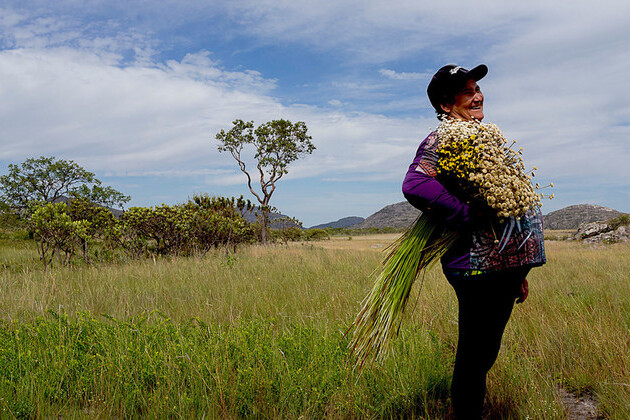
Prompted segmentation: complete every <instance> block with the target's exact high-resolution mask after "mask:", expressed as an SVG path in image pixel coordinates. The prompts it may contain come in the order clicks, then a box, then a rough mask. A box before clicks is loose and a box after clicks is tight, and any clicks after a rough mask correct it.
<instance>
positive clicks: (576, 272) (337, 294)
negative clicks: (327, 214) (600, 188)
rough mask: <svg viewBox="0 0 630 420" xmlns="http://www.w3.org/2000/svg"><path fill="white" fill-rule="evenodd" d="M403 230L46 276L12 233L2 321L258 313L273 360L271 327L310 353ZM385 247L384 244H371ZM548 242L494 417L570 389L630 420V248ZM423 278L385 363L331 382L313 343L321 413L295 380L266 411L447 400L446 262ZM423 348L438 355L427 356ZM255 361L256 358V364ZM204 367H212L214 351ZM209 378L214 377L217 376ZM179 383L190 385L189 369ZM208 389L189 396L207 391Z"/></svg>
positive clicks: (508, 349) (503, 357) (450, 342)
mask: <svg viewBox="0 0 630 420" xmlns="http://www.w3.org/2000/svg"><path fill="white" fill-rule="evenodd" d="M395 238H396V235H374V236H371V237H362V238H359V237H354V238H353V239H352V240H347V238H346V239H345V240H344V239H341V238H339V239H332V240H330V241H322V242H321V243H317V244H313V243H307V244H297V245H292V246H289V247H284V246H279V247H270V248H262V247H252V248H249V249H243V250H241V251H239V252H238V253H236V254H235V255H233V256H231V257H225V256H224V255H222V254H220V253H216V254H211V255H208V256H206V257H205V258H199V259H197V258H186V259H183V258H173V259H158V260H157V261H155V262H154V261H152V260H148V261H139V262H130V263H127V264H120V265H107V264H104V265H100V266H95V267H89V268H72V269H54V270H52V271H51V272H49V273H44V272H43V271H42V270H41V269H40V268H39V264H38V263H37V260H36V253H35V252H34V248H32V246H31V245H29V244H28V243H26V242H23V243H22V242H20V243H17V245H16V247H12V246H11V245H10V244H8V243H6V242H5V243H2V244H0V245H1V247H0V251H1V252H0V263H1V264H2V266H1V267H2V268H0V293H2V296H3V299H2V300H0V318H1V319H2V320H3V322H5V323H6V322H11V321H15V322H17V323H18V324H20V325H22V324H23V325H25V326H28V325H30V322H32V321H33V320H34V319H35V318H37V317H41V316H43V315H44V314H45V312H46V311H47V310H49V309H53V310H55V311H61V312H64V313H66V314H69V316H70V317H71V318H72V317H75V316H76V314H77V313H78V312H80V311H87V312H89V313H91V314H93V315H94V316H96V317H100V314H108V315H111V316H113V317H115V318H118V319H131V318H134V317H136V318H138V317H142V314H146V313H150V312H151V311H160V312H162V313H163V314H164V315H165V316H167V317H168V318H170V319H171V320H173V322H175V323H182V324H183V323H185V322H187V321H188V320H190V319H191V318H199V319H200V320H203V321H204V322H205V323H207V324H209V325H215V326H223V327H226V328H228V329H230V328H237V326H239V325H240V326H245V327H243V328H245V330H243V331H250V330H251V331H254V332H250V333H248V334H255V331H256V330H252V329H251V328H250V327H248V326H247V325H253V324H252V323H256V322H260V323H262V324H263V325H265V327H264V328H263V330H264V331H267V332H265V334H270V335H269V336H267V335H261V338H260V339H261V340H262V339H264V340H272V341H271V342H263V341H260V342H257V341H254V343H258V344H256V345H259V346H263V347H264V349H268V351H269V352H271V353H270V354H273V355H274V356H273V357H276V356H277V355H278V354H280V353H278V351H277V349H276V350H274V348H275V347H274V346H275V345H276V344H275V343H276V342H275V341H273V340H275V339H276V338H274V337H276V334H284V335H283V336H282V337H284V338H283V340H285V341H286V340H294V341H292V342H295V343H296V345H297V344H299V345H300V346H302V348H304V349H305V352H306V353H305V354H308V353H309V352H312V351H315V348H316V347H313V346H315V345H316V343H317V340H319V339H318V338H317V337H321V340H324V341H325V343H336V342H338V341H337V340H340V337H341V335H342V334H343V332H344V329H345V327H346V326H347V325H349V323H350V322H351V320H352V318H353V317H354V315H355V314H356V312H357V311H358V309H359V306H360V301H361V300H362V299H363V297H364V296H365V295H366V294H367V292H368V290H369V288H370V287H371V285H372V281H373V279H372V278H371V274H372V272H373V271H374V270H375V269H376V268H377V267H378V266H379V263H380V261H381V259H382V257H383V253H382V252H381V250H382V249H384V248H385V247H386V246H387V245H388V244H389V243H391V242H392V241H393V240H394V239H395ZM377 244H381V245H382V248H381V247H374V246H375V245H377ZM343 246H347V247H346V248H343ZM547 251H548V252H547V255H548V259H549V261H548V264H547V265H545V266H544V267H542V268H537V269H534V270H533V271H532V273H531V274H530V276H529V281H530V290H531V292H530V297H529V299H528V300H527V301H526V302H525V303H524V304H522V305H518V306H517V307H516V309H515V311H514V315H513V318H512V319H511V320H510V323H509V324H508V329H507V331H506V335H505V338H504V345H503V349H502V352H501V354H500V356H499V360H498V361H497V364H496V365H495V367H494V368H493V370H492V371H491V375H490V380H489V388H488V395H489V400H490V403H491V405H490V409H491V413H494V415H497V416H504V417H512V418H537V419H563V418H566V412H565V408H564V407H563V405H562V399H561V397H560V395H559V393H558V387H562V388H564V389H566V390H568V391H570V392H572V393H574V394H576V395H579V394H588V395H591V396H593V397H594V398H595V399H596V400H597V401H598V402H599V404H600V415H602V416H603V417H605V418H613V419H627V418H630V281H628V280H629V278H628V277H629V274H628V273H630V245H628V244H615V245H606V246H589V245H582V244H581V243H578V242H565V241H558V242H556V241H551V242H548V243H547ZM423 283H424V285H423V287H422V290H421V292H420V293H418V291H419V287H418V286H419V285H417V286H416V287H415V288H414V291H413V293H412V296H411V300H410V302H409V307H408V311H407V319H406V320H405V322H404V323H403V327H402V336H401V337H400V338H399V339H398V340H397V344H396V349H395V350H394V356H393V357H391V358H390V359H389V360H388V361H387V362H386V364H385V366H384V367H382V368H379V367H374V369H368V371H367V373H366V376H364V378H363V379H362V380H361V381H359V382H358V385H357V384H356V383H355V382H354V381H355V380H356V378H354V379H352V380H351V381H350V382H344V381H340V382H335V383H334V384H333V385H331V383H330V382H327V381H328V379H326V378H327V377H328V376H327V375H329V374H331V375H332V373H330V372H338V371H340V370H344V369H345V367H344V366H343V362H342V360H343V358H340V357H339V356H338V355H337V356H335V357H333V356H331V355H332V354H333V353H330V354H329V353H326V352H327V351H329V350H328V349H329V348H330V351H331V352H334V351H338V350H335V347H334V345H332V344H326V346H329V347H325V348H320V347H317V349H318V350H317V351H319V352H321V353H318V354H319V355H320V356H321V358H322V359H321V360H320V361H318V362H317V363H316V364H313V365H308V366H307V367H308V369H310V371H311V372H317V373H318V374H319V379H318V381H320V382H318V384H319V385H318V386H323V387H327V388H325V389H326V392H325V393H320V394H317V395H318V397H317V398H318V399H317V404H318V405H317V407H322V405H321V404H323V406H325V407H327V408H325V410H324V411H321V410H320V408H318V409H316V408H314V407H315V406H314V405H309V404H310V403H309V401H311V400H309V399H310V398H314V397H313V395H314V394H310V393H308V392H306V391H305V390H304V389H302V388H299V387H297V385H296V387H295V388H291V389H290V390H287V391H286V392H287V393H288V394H287V396H286V398H288V400H296V399H298V400H300V401H302V405H300V406H299V407H298V408H295V409H294V410H297V411H261V413H266V415H267V416H270V417H298V416H299V415H301V414H305V415H306V417H314V416H315V415H316V414H314V413H318V415H321V414H322V413H324V414H326V413H328V414H327V415H329V416H331V417H335V416H337V417H339V416H346V417H363V416H365V415H372V416H379V415H386V416H394V417H400V416H405V415H407V416H411V417H413V416H418V417H421V416H424V415H425V414H418V413H433V414H430V415H429V414H426V415H428V416H429V417H431V416H437V417H439V415H440V413H442V414H443V413H444V411H443V409H442V408H440V407H441V406H443V405H444V404H446V401H445V400H444V398H446V397H445V395H444V394H440V393H439V392H438V393H437V394H436V393H435V392H437V391H431V388H430V385H427V384H429V383H431V381H437V382H436V383H438V384H441V385H439V387H438V388H436V389H441V390H442V391H444V390H445V389H446V388H445V387H447V384H448V380H449V377H448V375H449V371H450V364H451V363H452V358H453V354H454V350H455V346H456V342H457V302H456V298H455V295H454V293H453V291H452V289H451V288H450V286H449V285H448V283H447V282H446V281H445V280H444V278H443V276H442V274H441V273H440V271H439V269H436V270H432V271H431V272H429V273H427V275H426V277H425V278H424V281H423ZM12 325H13V324H12ZM15 325H17V324H15ZM25 328H26V327H25ZM239 328H240V327H239ZM296 328H297V329H296ZM300 328H306V329H307V331H310V332H309V333H308V334H310V335H308V334H307V335H305V336H304V337H306V336H308V337H309V338H308V340H307V339H306V338H301V337H303V336H302V335H300V334H302V333H299V334H298V332H296V331H301V330H300ZM121 334H122V332H121ZM127 339H129V340H132V339H133V337H132V336H129V337H128V338H127ZM254 339H255V337H254V338H252V340H254ZM309 340H310V341H309ZM313 340H315V341H313ZM167 344H168V343H166V344H165V346H166V345H167ZM171 346H172V347H173V348H176V346H174V345H172V344H171ZM270 346H271V347H270ZM432 346H433V347H432ZM226 348H227V347H226ZM244 348H245V347H244ZM261 348H262V347H261ZM309 349H310V350H309ZM426 349H438V350H436V351H437V352H436V353H426V351H428V350H426ZM204 351H205V350H204ZM243 351H245V350H243ZM265 351H267V350H265ZM431 351H433V350H431ZM423 352H425V353H423ZM335 354H336V353H335ZM419 354H425V355H427V354H433V355H434V356H435V357H438V356H439V357H440V359H439V360H437V359H435V360H434V359H431V357H434V356H431V357H429V356H426V357H427V358H426V359H423V360H424V361H423V362H422V363H423V364H418V363H419V362H417V358H418V355H419ZM436 355H437V356H436ZM112 357H114V356H112ZM224 357H228V356H227V353H226V354H225V355H224ZM252 357H253V356H252ZM278 357H280V356H278ZM423 357H425V356H423ZM151 360H152V359H148V362H147V363H149V362H150V363H152V361H151ZM177 360H180V359H177ZM255 360H256V359H255V357H254V358H253V359H252V363H253V365H252V366H254V367H256V366H258V365H257V364H256V363H257V362H256V361H255ZM305 360H307V359H305ZM117 363H118V362H117ZM178 363H179V362H178ZM182 363H183V362H182ZM204 363H208V364H209V365H208V366H210V367H211V366H212V361H211V360H210V359H208V360H207V361H206V362H204ZM226 363H227V362H226ZM278 363H279V364H278V365H270V367H268V368H266V369H267V370H266V371H265V372H266V374H269V375H271V376H269V377H265V378H264V380H265V381H272V379H269V378H271V377H273V378H280V379H273V380H282V379H281V378H283V377H284V376H282V375H284V374H285V373H286V374H287V375H289V374H290V375H293V376H291V378H294V379H292V380H297V379H295V378H298V377H299V373H298V369H301V368H306V367H304V366H302V365H299V364H297V365H295V366H294V367H291V369H295V371H293V370H291V369H289V368H288V367H282V366H283V365H282V363H283V362H282V358H281V357H280V359H278ZM308 363H314V362H312V361H310V362H308ZM217 366H218V365H217ZM226 366H227V365H226ZM190 369H192V367H190ZM217 369H218V367H217ZM275 369H280V371H276V370H275ZM229 372H230V371H229V369H228V370H226V373H225V375H228V376H226V377H225V378H228V379H229V378H230V376H229ZM422 372H424V373H423V375H424V376H422V377H423V381H427V380H428V381H429V382H422V383H420V382H418V381H419V378H420V376H421V375H420V373H422ZM209 374H211V375H214V373H212V371H210V373H209ZM221 374H223V373H221ZM217 375H219V373H217ZM427 375H428V376H427ZM218 377H219V378H221V377H222V376H220V375H219V376H218ZM427 378H428V379H427ZM431 378H433V379H431ZM188 379H190V378H188ZM181 380H182V381H181V383H182V384H185V383H187V379H186V377H182V378H181ZM206 380H208V379H206ZM226 380H227V379H226ZM250 380H251V381H252V382H251V383H252V384H253V383H258V382H260V380H261V378H259V377H256V376H252V377H251V379H250ZM362 381H363V382H362ZM7 383H8V382H7ZM265 383H266V382H265ZM270 383H273V381H272V382H270ZM248 384H249V382H247V383H243V384H242V386H243V390H245V391H243V392H246V390H247V389H249V388H248V386H249V385H248ZM444 384H446V385H444ZM105 385H107V384H105ZM7 386H8V385H7ZM107 386H109V385H107ZM182 386H184V385H182ZM195 386H197V385H195ZM270 386H271V385H270ZM425 387H429V388H425ZM29 389H31V391H29V392H34V391H32V388H29ZM201 389H206V388H203V387H202V386H201V385H199V387H198V388H191V389H188V390H187V391H186V390H183V391H182V390H181V389H180V390H179V391H178V390H175V391H169V390H167V389H166V388H164V389H161V388H160V389H157V390H156V392H157V391H159V392H165V393H168V392H170V394H168V395H170V396H171V397H170V398H180V402H181V401H184V400H183V398H184V396H185V393H184V391H186V392H189V393H190V392H197V391H196V390H201ZM220 390H221V388H220V387H219V388H218V391H217V392H219V391H220ZM98 392H101V391H98ZM102 392H104V391H102ZM152 392H153V391H152ZM199 392H201V391H199ZM203 392H209V391H207V390H206V391H203ZM212 392H214V391H212ZM234 392H236V391H234ZM370 392H375V393H378V395H377V394H374V395H372V394H370ZM432 392H433V393H432ZM156 395H157V394H156ZM204 395H205V394H203V393H202V394H200V395H198V396H197V397H195V398H201V399H203V398H210V397H204ZM212 395H214V394H212ZM269 395H271V394H269ZM420 396H422V398H420ZM186 398H192V397H191V396H190V395H189V396H188V397H186ZM212 398H214V397H212ZM217 398H218V397H217ZM261 398H262V397H261ZM427 398H428V399H427ZM208 401H210V400H208ZM313 401H314V400H313ZM105 403H106V402H105ZM38 404H42V403H41V402H40V403H38ZM181 404H183V403H181ZM251 404H254V405H256V404H259V405H257V407H258V408H259V409H262V408H260V407H273V404H274V403H273V401H271V400H264V399H263V400H260V401H254V402H252V403H251ZM427 404H428V405H427ZM182 407H183V405H182ZM300 407H302V408H300ZM309 407H310V408H309ZM342 407H343V409H342ZM431 407H433V408H431ZM287 410H288V408H287ZM318 410H320V411H318ZM217 412H221V411H217ZM177 413H179V414H177ZM230 413H238V411H230ZM273 413H276V414H273ZM308 413H311V414H310V415H309V414H308ZM335 413H336V414H335ZM414 413H415V414H414ZM136 414H137V413H136ZM172 414H173V415H180V416H181V415H185V412H178V411H173V412H172ZM69 416H70V417H72V415H69Z"/></svg>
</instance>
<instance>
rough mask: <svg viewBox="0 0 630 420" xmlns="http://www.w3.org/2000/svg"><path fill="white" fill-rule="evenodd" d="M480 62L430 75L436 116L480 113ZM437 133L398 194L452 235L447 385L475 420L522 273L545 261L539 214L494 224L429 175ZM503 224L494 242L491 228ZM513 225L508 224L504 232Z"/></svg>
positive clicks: (519, 297) (520, 294)
mask: <svg viewBox="0 0 630 420" xmlns="http://www.w3.org/2000/svg"><path fill="white" fill-rule="evenodd" d="M487 73H488V68H487V67H486V66H485V65H483V64H482V65H479V66H477V67H475V68H473V69H472V70H470V71H468V70H466V69H464V68H462V67H460V66H455V65H447V66H444V67H442V68H441V69H440V70H438V71H437V73H435V75H434V76H433V78H432V79H431V82H430V83H429V86H428V88H427V94H428V96H429V100H430V101H431V104H432V105H433V107H434V108H435V111H436V112H437V114H438V117H439V118H455V119H461V120H471V119H476V120H478V121H481V120H482V119H483V117H484V113H483V101H484V97H483V94H482V93H481V89H480V88H479V86H478V85H477V82H478V81H479V80H480V79H482V78H483V77H484V76H485V75H486V74H487ZM437 143H438V135H437V132H432V133H431V134H429V136H428V137H427V138H426V139H425V140H424V141H423V142H422V143H421V144H420V147H419V148H418V151H417V153H416V157H415V159H414V160H413V162H412V164H411V166H410V167H409V171H408V172H407V175H406V177H405V180H404V182H403V194H404V195H405V198H406V199H407V200H408V201H409V202H410V203H411V204H412V205H413V206H414V207H416V208H418V209H420V210H422V211H423V212H426V214H427V215H428V216H429V217H431V218H433V219H434V220H435V221H436V222H438V223H441V224H443V225H444V226H447V227H449V228H451V229H453V230H456V231H457V232H459V236H458V239H457V241H456V242H455V244H454V245H453V246H452V247H451V248H450V249H449V251H448V252H447V253H446V254H445V255H444V257H443V258H442V268H443V271H444V274H445V275H446V278H447V280H448V281H449V283H450V284H451V285H452V286H453V288H454V289H455V293H456V294H457V299H458V302H459V341H458V344H457V355H456V358H455V368H454V371H453V381H452V384H451V399H452V403H453V412H454V414H455V418H456V419H479V418H481V416H482V411H483V401H484V397H485V393H486V374H487V373H488V371H489V370H490V368H491V367H492V365H493V364H494V362H495V360H496V358H497V355H498V353H499V348H500V346H501V337H502V336H503V331H504V329H505V325H506V324H507V321H508V319H509V318H510V315H511V313H512V308H513V306H514V302H515V300H516V302H517V303H519V302H523V301H524V300H525V299H527V295H528V283H527V279H526V276H527V273H528V272H529V270H530V269H531V267H533V266H538V265H542V264H544V263H545V252H544V244H543V233H542V216H541V215H540V212H539V211H536V212H530V213H528V214H527V215H526V216H524V217H523V218H521V219H520V220H518V221H517V220H516V219H512V220H509V221H508V222H507V223H503V224H500V223H498V220H497V219H496V218H495V217H494V216H493V215H492V212H491V211H490V209H489V208H487V207H485V206H483V205H475V203H469V202H467V201H466V198H464V197H461V196H459V195H458V192H457V191H452V190H450V189H449V188H447V187H446V186H444V185H443V184H442V183H440V182H439V181H438V180H437V179H436V164H437V161H438V156H437V153H436V148H437ZM507 226H510V231H509V233H508V234H507V235H506V236H504V238H508V239H506V240H505V241H502V242H503V243H501V244H497V237H496V236H495V235H496V232H499V234H501V232H502V231H503V229H507ZM512 228H513V229H512Z"/></svg>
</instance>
